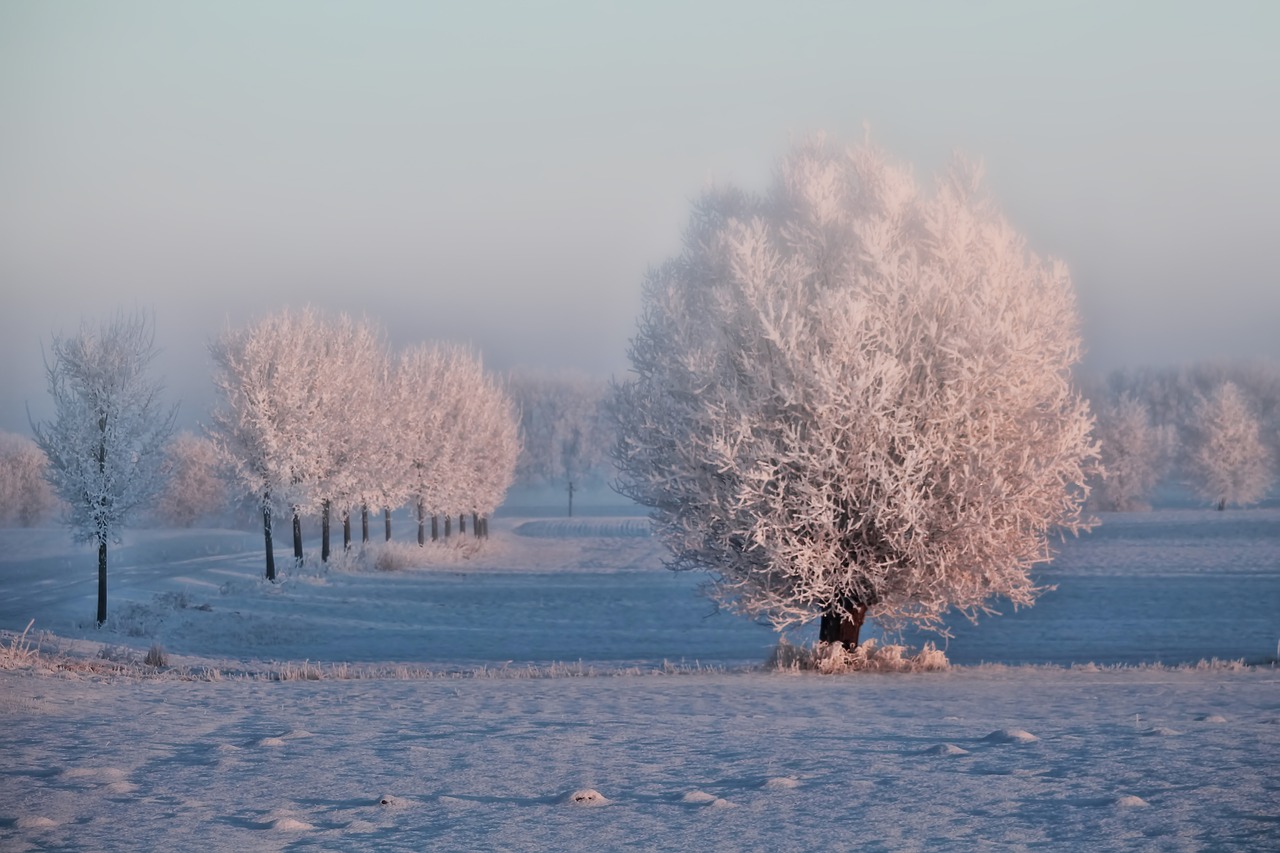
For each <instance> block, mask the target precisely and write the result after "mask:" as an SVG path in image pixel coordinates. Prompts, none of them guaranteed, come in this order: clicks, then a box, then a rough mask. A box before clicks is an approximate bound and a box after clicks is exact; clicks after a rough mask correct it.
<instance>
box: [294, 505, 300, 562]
mask: <svg viewBox="0 0 1280 853" xmlns="http://www.w3.org/2000/svg"><path fill="white" fill-rule="evenodd" d="M293 564H294V565H295V566H301V565H302V519H301V518H299V517H298V511H297V510H296V509H295V510H294V511H293Z"/></svg>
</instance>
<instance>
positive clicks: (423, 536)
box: [418, 501, 427, 548]
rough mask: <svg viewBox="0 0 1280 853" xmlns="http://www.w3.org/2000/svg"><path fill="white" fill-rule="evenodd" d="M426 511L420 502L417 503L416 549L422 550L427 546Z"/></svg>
mask: <svg viewBox="0 0 1280 853" xmlns="http://www.w3.org/2000/svg"><path fill="white" fill-rule="evenodd" d="M426 512H427V509H426V507H424V506H423V505H422V501H418V547H419V548H422V547H424V546H426V544H427V517H426Z"/></svg>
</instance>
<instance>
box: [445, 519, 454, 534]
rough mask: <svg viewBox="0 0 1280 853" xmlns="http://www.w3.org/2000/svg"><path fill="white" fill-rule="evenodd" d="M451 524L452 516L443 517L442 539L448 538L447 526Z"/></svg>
mask: <svg viewBox="0 0 1280 853" xmlns="http://www.w3.org/2000/svg"><path fill="white" fill-rule="evenodd" d="M452 523H453V516H451V515H446V516H445V517H444V538H445V539H448V538H449V525H450V524H452Z"/></svg>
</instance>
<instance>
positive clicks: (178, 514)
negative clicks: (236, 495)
mask: <svg viewBox="0 0 1280 853" xmlns="http://www.w3.org/2000/svg"><path fill="white" fill-rule="evenodd" d="M164 453H165V463H164V468H165V471H166V474H167V476H166V482H165V487H164V490H163V491H162V492H161V493H160V496H159V500H158V501H157V504H158V505H157V507H156V511H157V514H158V515H159V517H160V518H162V519H164V520H165V521H166V522H168V523H169V524H172V525H176V526H178V527H190V526H191V525H193V524H194V523H195V522H196V521H197V520H199V519H202V518H208V517H210V516H213V515H216V514H218V513H221V512H224V511H225V510H226V509H228V507H229V506H230V494H229V492H228V489H227V482H226V481H225V480H224V479H222V477H221V475H220V473H219V468H220V465H221V463H220V460H219V458H218V450H217V448H216V447H215V446H214V443H213V442H212V441H210V440H209V439H207V438H203V437H201V436H198V435H195V434H193V433H190V432H185V431H184V432H180V433H178V434H177V435H175V436H174V437H173V440H172V441H170V442H169V445H168V447H166V448H165V452H164Z"/></svg>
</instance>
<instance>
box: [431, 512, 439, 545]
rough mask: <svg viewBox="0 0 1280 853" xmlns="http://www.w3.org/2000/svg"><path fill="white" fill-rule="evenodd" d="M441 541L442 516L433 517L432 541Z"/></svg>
mask: <svg viewBox="0 0 1280 853" xmlns="http://www.w3.org/2000/svg"><path fill="white" fill-rule="evenodd" d="M439 539H440V516H438V515H433V516H431V541H432V542H436V541H438V540H439Z"/></svg>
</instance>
